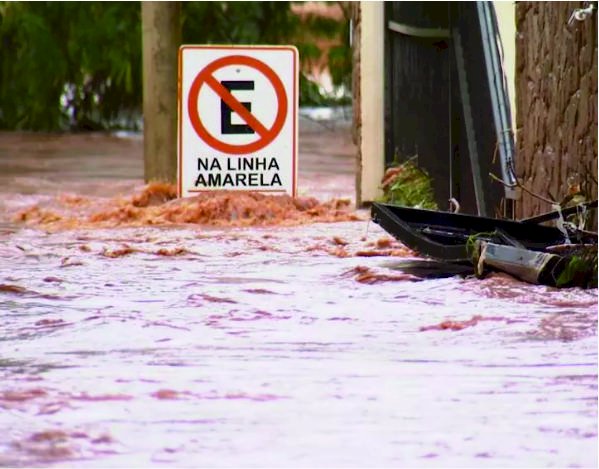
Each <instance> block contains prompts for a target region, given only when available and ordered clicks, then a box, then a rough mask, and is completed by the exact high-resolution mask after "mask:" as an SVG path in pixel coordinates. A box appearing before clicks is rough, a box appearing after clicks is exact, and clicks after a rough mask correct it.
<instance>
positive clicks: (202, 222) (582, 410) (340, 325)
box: [0, 120, 598, 467]
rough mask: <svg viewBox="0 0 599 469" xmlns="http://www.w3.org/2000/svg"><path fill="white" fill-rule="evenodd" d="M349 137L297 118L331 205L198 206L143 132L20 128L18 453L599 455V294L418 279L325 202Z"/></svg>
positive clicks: (16, 153) (304, 155)
mask: <svg viewBox="0 0 599 469" xmlns="http://www.w3.org/2000/svg"><path fill="white" fill-rule="evenodd" d="M36 139H37V140H36ZM350 141H351V139H350V136H349V130H348V129H347V128H346V127H335V128H323V127H322V126H321V125H320V124H317V123H314V122H311V121H307V120H304V121H302V125H300V163H299V165H300V173H299V175H300V177H299V193H300V195H301V196H313V197H316V198H318V200H319V201H320V202H321V205H314V203H315V202H313V201H312V202H305V203H304V202H302V203H300V202H295V205H293V204H291V205H289V204H290V203H289V204H287V205H285V204H284V203H283V202H281V203H280V204H279V203H278V202H277V203H276V204H275V203H274V202H270V201H268V200H266V199H264V200H263V199H256V200H253V199H252V200H251V201H249V200H248V199H243V200H241V199H234V198H232V199H218V200H219V202H218V204H217V202H214V203H213V205H210V203H209V201H205V203H203V205H202V204H199V205H197V207H196V206H191V205H190V206H186V205H180V203H179V202H178V201H170V202H164V201H162V200H154V199H153V198H152V197H153V196H152V194H151V193H150V192H148V191H146V192H145V193H144V192H143V184H142V182H141V178H142V176H141V172H142V167H141V164H142V158H141V156H140V155H141V146H142V145H141V140H139V138H138V137H136V136H124V137H121V138H117V137H114V136H106V135H96V134H94V135H89V136H85V135H75V136H68V135H65V136H47V137H40V136H32V135H27V134H2V135H0V151H2V153H3V154H4V155H5V156H3V159H2V160H1V161H0V165H2V168H1V171H0V181H1V182H2V189H1V192H0V213H1V215H0V217H1V219H0V223H1V225H0V311H1V312H2V317H3V321H2V324H1V326H0V328H1V338H2V342H1V344H2V346H1V348H0V365H1V366H0V408H1V409H2V411H1V412H0V430H1V431H2V434H3V435H4V438H3V439H2V442H0V465H3V466H48V465H55V466H71V467H125V466H163V467H173V466H211V467H212V466H214V467H226V466H237V467H257V466H261V467H265V466H279V467H331V466H336V467H381V466H384V467H405V466H410V467H457V466H459V467H464V466H467V467H498V466H500V467H522V466H525V467H546V466H554V467H564V466H576V467H596V466H597V464H598V460H597V290H596V289H594V290H581V289H565V290H557V289H553V288H549V287H545V286H534V285H528V284H525V283H522V282H519V281H517V280H514V279H512V278H510V277H507V276H504V275H492V276H490V277H488V278H486V279H484V280H482V281H481V280H477V279H474V278H465V279H463V278H461V277H452V278H439V279H429V280H421V279H418V278H417V277H414V276H413V275H411V274H408V273H404V272H402V263H406V262H410V261H412V260H414V259H415V253H413V252H411V251H409V250H408V249H407V248H405V247H404V246H402V245H401V244H400V243H398V242H397V241H395V240H392V239H391V238H390V237H389V236H388V235H387V234H386V233H385V232H384V231H383V230H382V229H381V228H380V227H379V226H377V225H375V224H373V223H372V222H369V221H368V213H367V212H366V211H358V212H354V211H352V210H351V205H350V206H347V204H346V203H344V202H339V201H338V202H332V203H328V204H326V203H325V202H327V201H329V200H330V199H331V198H337V199H339V198H348V197H349V198H352V197H353V172H354V169H353V168H354V164H355V163H354V161H353V156H352V155H353V153H352V151H353V150H352V146H351V145H350V144H349V143H348V142H350ZM90 155H93V156H94V157H93V158H90V157H89V156H90ZM325 158H326V159H325ZM134 194H137V195H136V196H134ZM139 194H142V196H140V195H139ZM143 194H145V195H146V196H147V197H146V198H145V199H144V198H143ZM159 196H160V194H158V196H157V197H158V199H160V197H159ZM115 197H121V199H118V200H119V201H121V202H122V201H123V200H127V201H129V202H127V204H128V205H125V202H122V204H123V205H122V206H121V205H119V203H121V202H118V203H117V202H115V200H117V199H115ZM135 197H137V198H135ZM269 200H270V199H269ZM250 202H251V204H252V205H250ZM236 203H237V204H238V205H236ZM285 203H287V202H285ZM169 204H170V205H169ZM219 204H220V205H219ZM239 204H246V205H243V206H242V205H239ZM35 207H38V208H35ZM163 207H168V210H167V209H163ZM264 207H267V208H268V211H267V212H264V211H261V210H266V209H265V208H264ZM279 207H283V208H281V209H280V210H279ZM192 209H193V210H192ZM90 213H95V215H94V216H90V215H89V214H90ZM100 213H103V214H104V215H101V214H100ZM256 214H258V215H256ZM194 217H195V218H194ZM252 217H254V218H252ZM83 220H85V223H83V222H82V221H83ZM185 220H186V221H185ZM192 220H197V221H196V222H193V221H192Z"/></svg>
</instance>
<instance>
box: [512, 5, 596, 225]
mask: <svg viewBox="0 0 599 469" xmlns="http://www.w3.org/2000/svg"><path fill="white" fill-rule="evenodd" d="M582 3H583V2H518V3H516V102H517V105H516V108H517V113H516V126H517V148H518V154H517V172H518V176H519V178H520V179H521V181H522V182H523V184H524V185H525V186H526V187H527V188H529V189H531V190H532V191H534V192H535V193H538V194H540V195H542V196H544V197H547V198H550V195H552V196H553V197H555V198H557V200H561V199H562V198H563V197H564V196H565V195H566V191H567V183H566V180H567V178H568V177H569V176H570V175H572V174H575V173H578V174H579V175H580V178H581V182H582V185H583V189H585V190H586V191H587V192H588V193H590V196H591V197H592V198H596V197H597V182H596V180H597V12H595V13H594V14H593V15H592V16H591V17H590V18H587V19H586V20H585V21H583V22H578V21H577V22H575V23H574V24H573V25H572V26H571V27H568V26H567V23H568V19H569V17H570V15H571V14H572V11H573V10H574V9H575V8H579V7H581V6H583V5H582ZM548 210H550V206H549V204H547V203H545V202H542V201H539V200H538V199H535V198H533V197H532V196H530V195H528V194H525V193H524V194H522V201H521V203H519V204H518V216H519V217H526V216H532V215H536V214H538V213H542V212H544V211H548Z"/></svg>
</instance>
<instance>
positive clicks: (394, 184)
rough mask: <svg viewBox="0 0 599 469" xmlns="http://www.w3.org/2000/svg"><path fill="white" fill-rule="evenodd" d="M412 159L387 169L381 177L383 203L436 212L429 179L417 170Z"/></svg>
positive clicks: (423, 172) (413, 158)
mask: <svg viewBox="0 0 599 469" xmlns="http://www.w3.org/2000/svg"><path fill="white" fill-rule="evenodd" d="M415 159H416V157H412V158H410V159H409V160H407V161H405V162H403V163H396V164H394V165H392V166H391V167H390V168H388V169H387V171H386V172H385V176H384V177H383V182H382V189H383V198H382V201H383V202H387V203H391V204H396V205H403V206H406V207H417V208H424V209H430V210H438V207H437V203H436V202H435V198H434V193H433V187H432V185H431V178H430V176H429V175H428V173H427V172H426V171H425V170H424V169H422V168H419V167H418V166H417V165H416V164H415V163H414V160H415Z"/></svg>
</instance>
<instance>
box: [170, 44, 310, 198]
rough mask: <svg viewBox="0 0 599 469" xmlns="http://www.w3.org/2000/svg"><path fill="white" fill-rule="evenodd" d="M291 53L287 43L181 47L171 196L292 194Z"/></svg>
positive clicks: (294, 66) (294, 94) (294, 89)
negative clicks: (217, 192) (175, 171)
mask: <svg viewBox="0 0 599 469" xmlns="http://www.w3.org/2000/svg"><path fill="white" fill-rule="evenodd" d="M297 102H298V54H297V50H296V49H295V47H291V46H256V47H252V46H243V47H241V46H181V48H180V50H179V129H178V130H179V145H178V161H179V171H178V179H179V180H178V188H179V195H180V196H182V197H188V196H191V195H194V194H195V193H198V192H204V191H213V190H234V191H259V192H280V193H288V194H290V195H293V196H295V194H296V179H297Z"/></svg>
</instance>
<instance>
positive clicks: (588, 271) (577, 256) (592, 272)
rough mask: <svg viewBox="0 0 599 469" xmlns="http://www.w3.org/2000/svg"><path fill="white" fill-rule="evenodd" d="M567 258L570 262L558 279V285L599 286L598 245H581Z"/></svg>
mask: <svg viewBox="0 0 599 469" xmlns="http://www.w3.org/2000/svg"><path fill="white" fill-rule="evenodd" d="M566 259H567V262H568V264H567V265H566V268H565V269H564V270H563V271H562V273H561V274H560V276H559V277H558V278H557V281H556V285H557V286H558V287H573V286H578V287H584V288H597V245H594V246H581V247H580V248H579V249H577V250H576V251H574V252H573V253H571V254H569V255H568V256H567V257H566Z"/></svg>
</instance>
